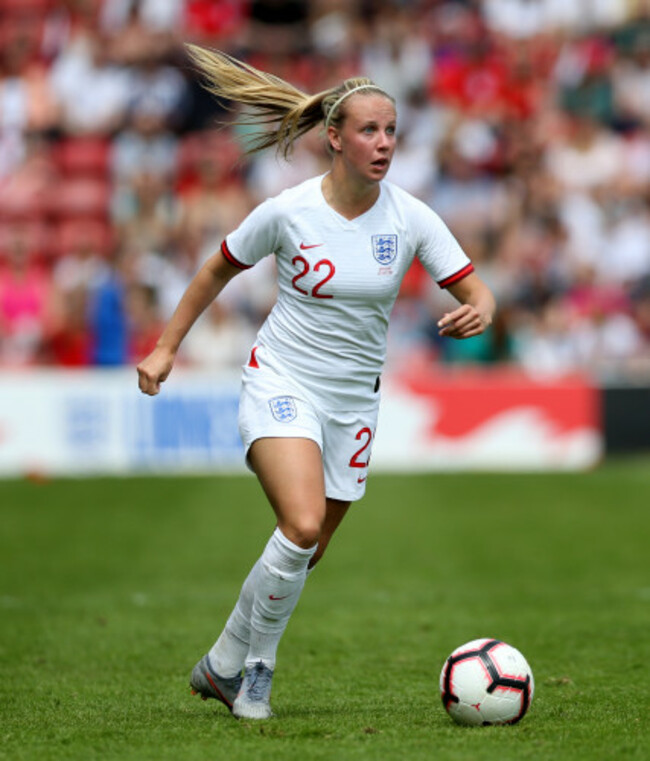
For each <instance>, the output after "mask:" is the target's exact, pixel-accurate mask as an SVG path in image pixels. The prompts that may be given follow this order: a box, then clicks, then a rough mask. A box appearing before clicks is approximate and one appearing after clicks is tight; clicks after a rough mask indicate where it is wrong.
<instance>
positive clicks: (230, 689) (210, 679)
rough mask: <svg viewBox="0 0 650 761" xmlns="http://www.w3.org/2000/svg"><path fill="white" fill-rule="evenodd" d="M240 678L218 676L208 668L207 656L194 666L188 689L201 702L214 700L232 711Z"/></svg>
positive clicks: (238, 676) (240, 681)
mask: <svg viewBox="0 0 650 761" xmlns="http://www.w3.org/2000/svg"><path fill="white" fill-rule="evenodd" d="M241 684H242V678H241V676H240V675H239V674H237V676H231V677H228V678H226V677H223V676H219V674H217V672H216V671H214V670H213V668H212V667H211V666H210V659H209V658H208V656H207V655H204V656H203V658H201V660H200V661H199V662H198V663H197V664H196V666H194V668H193V669H192V676H191V677H190V687H191V688H192V695H197V694H198V695H200V696H201V698H202V699H203V700H207V699H208V698H215V699H216V700H219V701H221V702H222V703H223V704H224V705H225V706H228V708H229V709H230V710H231V711H232V704H233V703H234V702H235V698H236V697H237V695H238V694H239V690H240V689H241Z"/></svg>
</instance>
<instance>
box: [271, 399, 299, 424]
mask: <svg viewBox="0 0 650 761" xmlns="http://www.w3.org/2000/svg"><path fill="white" fill-rule="evenodd" d="M269 407H270V408H271V414H272V415H273V417H274V418H275V419H276V420H277V421H279V422H280V423H290V422H291V421H292V420H295V419H296V416H297V415H298V410H296V403H295V402H294V400H293V397H292V396H275V397H273V399H269Z"/></svg>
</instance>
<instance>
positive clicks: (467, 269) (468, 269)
mask: <svg viewBox="0 0 650 761" xmlns="http://www.w3.org/2000/svg"><path fill="white" fill-rule="evenodd" d="M472 272H474V265H473V264H472V263H471V262H470V263H469V264H466V265H465V266H464V267H463V269H462V270H458V272H456V273H455V274H454V275H450V276H449V277H446V278H445V279H444V280H440V281H439V282H438V285H439V286H440V287H441V288H447V287H449V286H450V285H453V284H454V283H457V282H458V281H459V280H462V279H463V278H464V277H467V276H468V275H471V273H472Z"/></svg>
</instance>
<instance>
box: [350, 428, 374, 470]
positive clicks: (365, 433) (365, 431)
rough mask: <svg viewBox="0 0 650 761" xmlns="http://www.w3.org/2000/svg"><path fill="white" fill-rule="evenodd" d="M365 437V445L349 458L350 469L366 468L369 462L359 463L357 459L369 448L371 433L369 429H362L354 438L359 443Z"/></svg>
mask: <svg viewBox="0 0 650 761" xmlns="http://www.w3.org/2000/svg"><path fill="white" fill-rule="evenodd" d="M364 437H365V439H366V441H365V444H364V445H363V446H362V447H361V449H357V451H356V452H355V453H354V454H353V455H352V457H350V467H351V468H367V467H368V462H369V460H366V462H359V457H360V456H361V455H362V454H363V453H364V452H365V451H366V449H368V447H369V446H370V442H371V441H372V431H371V430H370V428H362V429H361V430H360V431H359V433H357V435H356V436H355V439H356V440H357V441H361V440H362V439H363V438H364Z"/></svg>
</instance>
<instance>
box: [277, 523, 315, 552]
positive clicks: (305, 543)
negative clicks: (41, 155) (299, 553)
mask: <svg viewBox="0 0 650 761" xmlns="http://www.w3.org/2000/svg"><path fill="white" fill-rule="evenodd" d="M280 529H281V531H282V533H283V534H284V535H285V536H286V537H287V539H288V540H289V541H290V542H293V543H294V544H297V545H298V547H302V548H303V549H309V548H310V547H313V546H314V545H315V544H317V543H318V540H319V539H320V535H321V530H322V523H321V521H320V520H319V519H318V518H317V517H314V516H301V517H300V518H297V519H294V520H292V521H290V522H287V523H285V524H284V525H281V526H280Z"/></svg>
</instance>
